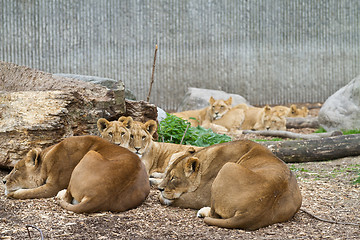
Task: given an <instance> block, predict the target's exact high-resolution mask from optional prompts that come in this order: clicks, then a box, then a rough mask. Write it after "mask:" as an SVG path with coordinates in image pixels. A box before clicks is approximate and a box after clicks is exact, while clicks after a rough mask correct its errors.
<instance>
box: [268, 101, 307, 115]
mask: <svg viewBox="0 0 360 240" xmlns="http://www.w3.org/2000/svg"><path fill="white" fill-rule="evenodd" d="M272 109H273V111H274V112H277V113H278V115H279V116H285V117H306V116H307V115H308V113H309V109H308V108H307V107H302V108H301V109H299V108H297V107H296V105H295V104H291V106H290V107H286V106H274V107H272Z"/></svg>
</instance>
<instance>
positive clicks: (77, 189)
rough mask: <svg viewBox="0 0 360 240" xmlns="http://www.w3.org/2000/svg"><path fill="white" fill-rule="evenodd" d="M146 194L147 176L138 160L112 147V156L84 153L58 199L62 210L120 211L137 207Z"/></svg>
mask: <svg viewBox="0 0 360 240" xmlns="http://www.w3.org/2000/svg"><path fill="white" fill-rule="evenodd" d="M109 150H110V149H109ZM149 192H150V184H149V180H148V175H147V173H146V171H145V166H144V164H142V162H141V161H140V159H139V157H138V156H137V155H136V154H134V153H132V152H130V151H129V150H127V149H125V148H122V147H118V146H113V148H112V149H111V153H110V152H109V153H105V152H102V151H94V150H90V151H89V152H88V153H86V154H85V156H84V157H83V158H82V160H81V161H80V163H79V164H78V165H77V166H76V167H75V169H74V171H73V172H72V174H71V178H70V182H69V186H68V188H67V189H66V190H62V191H60V192H59V193H58V195H57V197H58V198H59V199H60V205H61V206H62V207H63V208H65V209H67V210H69V211H73V212H77V213H83V212H86V213H91V212H100V211H113V212H122V211H126V210H128V209H131V208H134V207H137V206H139V205H140V204H141V203H142V202H143V201H144V200H145V199H146V197H147V196H148V194H149Z"/></svg>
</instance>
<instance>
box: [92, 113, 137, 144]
mask: <svg viewBox="0 0 360 240" xmlns="http://www.w3.org/2000/svg"><path fill="white" fill-rule="evenodd" d="M130 118H131V117H130ZM97 126H98V130H99V132H100V134H101V137H102V138H104V139H106V140H108V141H110V142H112V143H114V144H116V145H119V146H122V147H127V146H128V144H129V141H130V131H129V129H128V128H127V127H126V125H125V124H124V122H123V121H121V118H120V119H119V120H118V121H112V122H109V121H108V120H106V119H105V118H100V119H99V120H98V122H97Z"/></svg>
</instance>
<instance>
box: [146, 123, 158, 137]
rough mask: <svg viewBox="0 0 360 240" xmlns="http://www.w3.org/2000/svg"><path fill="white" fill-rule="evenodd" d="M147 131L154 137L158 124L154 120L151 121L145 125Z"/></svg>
mask: <svg viewBox="0 0 360 240" xmlns="http://www.w3.org/2000/svg"><path fill="white" fill-rule="evenodd" d="M145 129H146V131H148V132H149V133H150V135H151V136H152V135H154V133H155V132H156V130H157V124H156V122H155V121H154V120H149V121H147V122H146V123H145Z"/></svg>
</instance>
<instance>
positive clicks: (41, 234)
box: [26, 225, 44, 240]
mask: <svg viewBox="0 0 360 240" xmlns="http://www.w3.org/2000/svg"><path fill="white" fill-rule="evenodd" d="M29 227H32V228H34V229H36V230H38V231H39V233H40V238H41V240H43V239H44V236H43V233H42V231H41V230H40V229H39V228H37V227H35V226H32V225H26V229H27V231H28V234H29V238H31V236H30V231H29Z"/></svg>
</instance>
